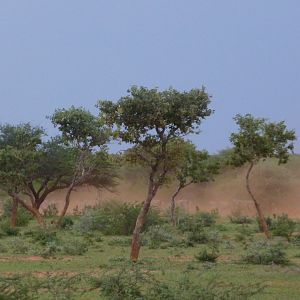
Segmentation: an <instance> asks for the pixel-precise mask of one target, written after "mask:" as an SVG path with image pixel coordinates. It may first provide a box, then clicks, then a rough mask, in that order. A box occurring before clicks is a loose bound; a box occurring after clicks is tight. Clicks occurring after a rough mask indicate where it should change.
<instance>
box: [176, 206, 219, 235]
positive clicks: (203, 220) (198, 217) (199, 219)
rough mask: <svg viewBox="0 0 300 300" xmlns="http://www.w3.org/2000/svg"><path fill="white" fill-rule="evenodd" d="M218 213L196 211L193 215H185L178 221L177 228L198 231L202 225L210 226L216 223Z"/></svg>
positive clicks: (185, 230) (184, 230)
mask: <svg viewBox="0 0 300 300" xmlns="http://www.w3.org/2000/svg"><path fill="white" fill-rule="evenodd" d="M217 217H218V213H217V212H216V211H212V212H197V213H195V214H193V215H188V214H187V215H185V216H183V217H181V218H180V220H179V222H178V229H180V230H181V231H182V232H187V231H189V232H195V231H200V230H202V229H203V227H210V226H213V225H214V224H215V223H216V219H217Z"/></svg>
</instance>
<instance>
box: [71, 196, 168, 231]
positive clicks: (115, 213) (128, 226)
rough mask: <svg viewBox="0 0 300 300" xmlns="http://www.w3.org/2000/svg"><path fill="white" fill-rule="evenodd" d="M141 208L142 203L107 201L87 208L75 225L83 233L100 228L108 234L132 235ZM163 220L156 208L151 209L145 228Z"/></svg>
mask: <svg viewBox="0 0 300 300" xmlns="http://www.w3.org/2000/svg"><path fill="white" fill-rule="evenodd" d="M140 208H141V205H140V204H129V203H121V202H117V201H111V202H105V203H103V204H101V205H99V206H97V207H95V208H93V209H87V210H86V211H85V212H84V214H83V215H82V216H80V218H79V221H78V223H77V224H76V225H74V226H75V228H76V229H78V230H79V231H81V232H83V233H84V232H89V231H92V230H99V231H101V232H102V233H103V234H106V235H130V234H132V232H133V229H134V226H135V222H136V218H137V216H138V213H139V211H140ZM161 222H162V218H161V217H160V215H159V213H158V212H157V211H156V210H155V209H150V211H149V213H148V215H147V217H146V220H145V224H144V229H146V228H148V227H149V226H151V225H155V224H159V223H161Z"/></svg>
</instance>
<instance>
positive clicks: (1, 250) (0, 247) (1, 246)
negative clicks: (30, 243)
mask: <svg viewBox="0 0 300 300" xmlns="http://www.w3.org/2000/svg"><path fill="white" fill-rule="evenodd" d="M6 252H8V248H7V246H6V245H4V244H0V253H6ZM0 299H1V298H0Z"/></svg>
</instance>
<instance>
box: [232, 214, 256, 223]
mask: <svg viewBox="0 0 300 300" xmlns="http://www.w3.org/2000/svg"><path fill="white" fill-rule="evenodd" d="M229 220H230V222H231V223H233V224H251V223H253V220H252V219H251V218H250V217H248V216H243V215H231V216H230V217H229Z"/></svg>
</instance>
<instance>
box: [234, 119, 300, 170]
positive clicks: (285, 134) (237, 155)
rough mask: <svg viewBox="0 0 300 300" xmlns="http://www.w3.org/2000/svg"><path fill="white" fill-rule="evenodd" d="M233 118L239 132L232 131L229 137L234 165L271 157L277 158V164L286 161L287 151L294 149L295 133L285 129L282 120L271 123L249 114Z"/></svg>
mask: <svg viewBox="0 0 300 300" xmlns="http://www.w3.org/2000/svg"><path fill="white" fill-rule="evenodd" d="M234 120H235V121H236V123H237V125H238V126H239V132H238V133H232V134H231V137H230V141H231V142H232V143H233V145H234V149H233V153H232V163H233V164H234V165H236V166H240V165H243V164H244V163H247V162H250V163H255V162H258V161H259V160H260V159H266V158H272V157H273V158H277V159H278V162H279V164H281V163H286V162H287V160H288V157H289V152H291V151H293V149H294V145H293V141H294V140H295V139H296V135H295V131H294V130H287V128H286V125H285V124H284V122H279V123H275V122H274V123H271V122H267V120H266V119H260V118H254V117H253V116H251V115H250V114H246V115H245V116H241V115H237V116H236V117H235V118H234Z"/></svg>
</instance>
